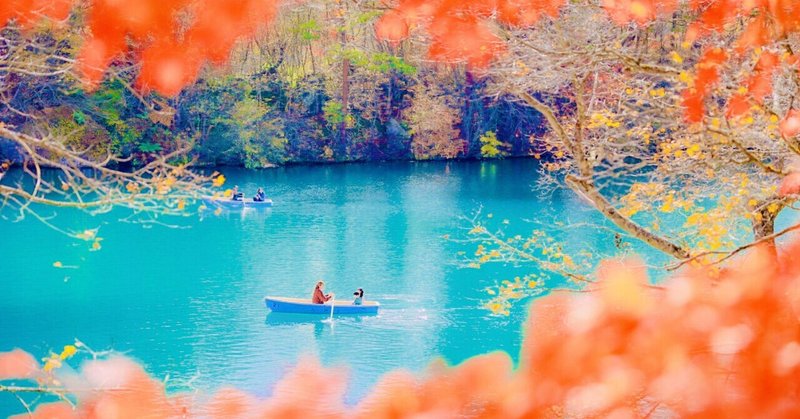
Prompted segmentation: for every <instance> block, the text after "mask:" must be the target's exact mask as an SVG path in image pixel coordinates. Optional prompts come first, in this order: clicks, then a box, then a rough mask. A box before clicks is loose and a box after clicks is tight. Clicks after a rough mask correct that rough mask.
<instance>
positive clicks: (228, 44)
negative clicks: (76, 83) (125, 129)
mask: <svg viewBox="0 0 800 419" xmlns="http://www.w3.org/2000/svg"><path fill="white" fill-rule="evenodd" d="M279 1H280V0H242V1H228V0H200V1H197V0H136V1H118V0H95V1H92V2H91V3H90V6H89V7H88V12H87V29H88V32H89V33H90V35H89V36H88V38H87V39H86V40H85V42H84V44H83V46H82V47H81V49H80V52H79V54H78V62H79V68H80V71H81V72H82V74H83V76H84V78H85V81H86V82H87V84H89V85H90V86H91V85H96V84H97V83H99V82H100V81H101V80H102V78H103V74H104V72H105V70H106V69H107V68H108V66H109V65H110V64H111V63H112V62H113V60H114V59H117V58H119V57H121V56H122V55H124V54H126V53H128V52H133V53H134V54H135V55H136V56H137V57H139V59H140V60H141V62H142V71H141V73H140V75H139V78H138V84H139V86H140V87H141V88H143V89H144V90H147V89H151V88H152V89H155V90H157V91H159V92H161V93H164V94H167V95H174V94H176V93H178V92H179V91H180V89H181V88H182V87H183V86H186V85H187V84H189V83H191V82H193V81H194V80H195V79H196V78H197V74H198V72H199V70H200V67H201V66H202V65H203V63H205V62H207V61H211V62H212V63H215V64H222V63H223V62H224V61H225V60H226V59H227V57H228V53H229V52H230V50H231V49H232V48H233V46H234V44H235V43H236V41H237V40H238V39H241V38H245V37H250V36H253V35H255V33H256V31H258V30H259V28H261V27H262V26H264V25H266V24H267V23H269V21H270V20H271V19H272V18H273V17H274V16H275V14H276V13H277V7H278V3H279ZM76 4H77V2H75V1H74V0H56V1H51V0H11V1H10V2H9V1H7V0H4V1H3V2H2V4H1V5H0V27H2V26H5V24H6V23H7V22H8V21H9V19H16V20H17V22H18V23H19V24H20V25H21V26H22V27H23V28H26V27H29V26H31V25H33V24H34V23H36V22H37V21H38V20H40V19H41V18H42V17H43V16H44V17H48V18H51V19H65V18H66V17H67V15H68V14H69V11H70V10H71V9H72V7H73V6H75V5H76Z"/></svg>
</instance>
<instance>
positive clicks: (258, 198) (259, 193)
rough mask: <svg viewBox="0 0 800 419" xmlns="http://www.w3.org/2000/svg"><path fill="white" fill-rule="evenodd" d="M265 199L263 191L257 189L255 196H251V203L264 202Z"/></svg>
mask: <svg viewBox="0 0 800 419" xmlns="http://www.w3.org/2000/svg"><path fill="white" fill-rule="evenodd" d="M265 199H267V194H265V193H264V189H262V188H258V191H256V194H255V196H253V201H255V202H264V200H265Z"/></svg>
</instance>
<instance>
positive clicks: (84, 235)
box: [75, 230, 97, 241]
mask: <svg viewBox="0 0 800 419" xmlns="http://www.w3.org/2000/svg"><path fill="white" fill-rule="evenodd" d="M96 234H97V230H83V232H81V233H78V234H76V235H75V237H76V238H79V239H81V240H86V241H89V240H92V239H94V236H95V235H96Z"/></svg>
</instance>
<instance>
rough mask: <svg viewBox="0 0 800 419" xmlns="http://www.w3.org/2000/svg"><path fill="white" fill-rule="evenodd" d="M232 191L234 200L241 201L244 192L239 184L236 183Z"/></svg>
mask: <svg viewBox="0 0 800 419" xmlns="http://www.w3.org/2000/svg"><path fill="white" fill-rule="evenodd" d="M231 192H232V193H231V199H232V200H234V201H241V200H242V199H244V194H243V193H242V192H239V185H235V186H234V187H233V190H232V191H231Z"/></svg>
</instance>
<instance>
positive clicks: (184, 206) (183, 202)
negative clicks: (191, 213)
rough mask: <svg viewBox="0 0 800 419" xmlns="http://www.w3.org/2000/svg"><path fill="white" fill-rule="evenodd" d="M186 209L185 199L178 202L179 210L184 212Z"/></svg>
mask: <svg viewBox="0 0 800 419" xmlns="http://www.w3.org/2000/svg"><path fill="white" fill-rule="evenodd" d="M184 208H186V201H184V200H183V199H181V200H178V210H179V211H183V209H184Z"/></svg>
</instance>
